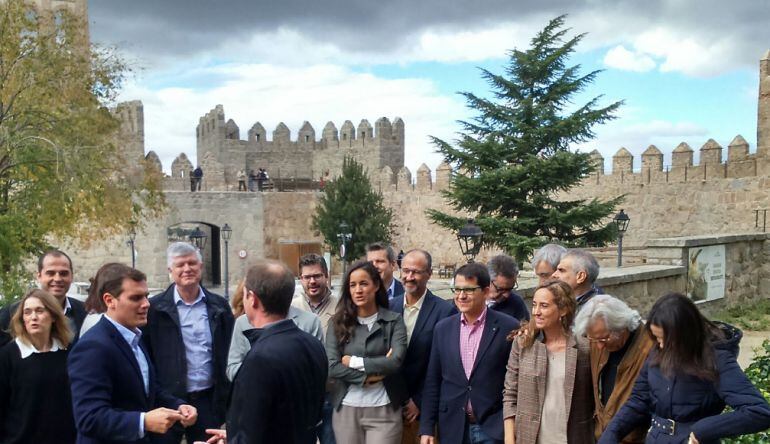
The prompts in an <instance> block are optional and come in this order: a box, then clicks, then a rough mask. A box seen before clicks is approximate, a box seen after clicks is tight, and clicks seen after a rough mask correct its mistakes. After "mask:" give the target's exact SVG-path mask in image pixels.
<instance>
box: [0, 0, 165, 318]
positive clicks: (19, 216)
mask: <svg viewBox="0 0 770 444" xmlns="http://www.w3.org/2000/svg"><path fill="white" fill-rule="evenodd" d="M25 3H26V2H24V1H22V0H8V1H5V2H0V294H6V295H8V296H15V295H18V294H19V293H18V292H19V291H20V285H21V284H20V283H21V282H23V281H25V280H29V278H30V276H26V277H25V274H24V269H25V267H24V264H25V262H26V261H28V260H30V259H32V258H33V257H34V256H35V255H37V254H38V253H40V252H41V251H42V250H43V249H45V248H47V247H48V243H49V242H51V240H52V239H63V238H69V239H74V240H77V241H79V242H81V243H84V244H87V242H88V241H91V240H95V239H100V238H104V237H106V236H109V235H113V234H116V233H122V232H125V229H126V227H127V225H128V223H129V222H130V221H131V220H137V221H139V220H141V219H142V217H144V216H145V215H147V214H153V213H156V212H157V211H159V210H160V209H161V208H162V206H163V195H162V193H161V191H160V188H159V185H160V180H159V177H158V173H157V172H152V171H150V170H147V171H145V168H143V167H142V163H141V162H140V161H139V159H126V158H125V156H123V154H122V152H121V149H120V145H119V140H118V139H119V138H118V129H119V121H118V119H117V118H116V117H115V116H114V115H113V114H112V113H111V112H110V110H109V109H108V108H107V107H108V105H110V104H111V103H113V102H114V99H115V98H116V95H117V92H118V89H119V87H120V85H121V83H122V81H123V80H124V78H125V76H126V75H127V73H128V72H129V71H128V67H127V66H126V64H125V63H124V62H123V60H121V58H120V57H119V56H117V55H116V53H115V51H114V50H110V49H105V48H99V47H95V46H91V45H90V44H89V43H88V41H87V36H86V34H85V33H84V32H83V31H82V30H83V29H86V24H85V23H83V20H82V18H79V17H75V16H71V15H68V14H67V13H60V14H58V15H57V16H51V15H50V14H47V13H45V12H41V13H39V14H38V13H35V12H33V11H32V10H31V9H29V7H28V5H26V4H25ZM126 165H139V166H138V167H137V169H129V168H127V166H126ZM0 303H2V301H0Z"/></svg>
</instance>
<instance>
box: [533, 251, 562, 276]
mask: <svg viewBox="0 0 770 444" xmlns="http://www.w3.org/2000/svg"><path fill="white" fill-rule="evenodd" d="M566 252H567V249H566V248H564V247H562V246H561V245H559V244H546V245H543V246H542V247H540V249H539V250H537V251H536V252H535V254H534V255H533V256H532V270H534V271H535V274H536V275H537V279H538V285H543V284H544V283H545V282H546V281H547V280H549V279H551V276H553V273H554V272H555V271H556V267H558V266H559V262H561V257H562V256H563V255H564V253H566Z"/></svg>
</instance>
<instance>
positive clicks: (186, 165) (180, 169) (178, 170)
mask: <svg viewBox="0 0 770 444" xmlns="http://www.w3.org/2000/svg"><path fill="white" fill-rule="evenodd" d="M192 169H193V165H192V162H190V159H188V158H187V155H186V154H185V153H181V154H180V155H178V156H176V159H174V161H173V162H171V177H176V178H179V179H182V178H184V179H188V178H189V177H190V176H189V175H190V171H192Z"/></svg>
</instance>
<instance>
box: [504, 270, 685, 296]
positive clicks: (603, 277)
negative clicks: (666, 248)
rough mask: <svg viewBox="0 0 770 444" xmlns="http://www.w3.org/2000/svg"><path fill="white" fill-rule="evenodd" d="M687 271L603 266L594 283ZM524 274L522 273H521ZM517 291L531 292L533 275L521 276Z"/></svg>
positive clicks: (675, 274)
mask: <svg viewBox="0 0 770 444" xmlns="http://www.w3.org/2000/svg"><path fill="white" fill-rule="evenodd" d="M685 273H687V269H686V268H685V267H682V266H678V265H636V266H631V267H621V268H617V267H604V268H601V269H600V270H599V277H598V278H597V279H596V283H597V284H598V285H599V286H600V287H603V286H612V285H619V284H627V283H630V282H638V281H649V280H653V279H663V278H667V277H670V276H677V275H681V274H685ZM522 274H524V273H522ZM521 278H522V279H521V281H520V282H519V288H518V290H517V292H519V291H520V292H531V291H532V290H534V289H535V288H537V279H536V278H535V277H532V278H527V277H526V276H521Z"/></svg>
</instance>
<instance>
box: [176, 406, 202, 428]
mask: <svg viewBox="0 0 770 444" xmlns="http://www.w3.org/2000/svg"><path fill="white" fill-rule="evenodd" d="M179 413H180V414H181V415H182V419H181V420H180V421H179V422H181V423H182V425H183V426H185V427H190V426H191V425H193V424H195V421H196V420H197V419H198V409H196V408H195V407H193V406H191V405H187V404H182V405H180V406H179Z"/></svg>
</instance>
